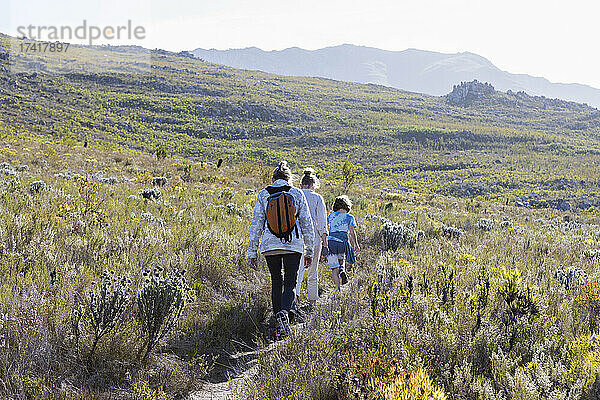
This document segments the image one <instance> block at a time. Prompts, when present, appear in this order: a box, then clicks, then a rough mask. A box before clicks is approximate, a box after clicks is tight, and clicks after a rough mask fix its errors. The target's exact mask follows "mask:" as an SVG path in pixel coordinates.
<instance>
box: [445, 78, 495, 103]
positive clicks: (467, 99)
mask: <svg viewBox="0 0 600 400" xmlns="http://www.w3.org/2000/svg"><path fill="white" fill-rule="evenodd" d="M494 93H496V91H495V90H494V87H493V86H492V85H490V84H489V83H487V82H486V83H482V82H479V81H478V80H477V79H475V80H474V81H472V82H461V83H460V85H454V88H453V89H452V92H450V93H448V94H447V95H446V101H447V102H448V103H449V104H452V105H457V106H470V105H472V104H481V103H484V102H486V100H489V99H490V98H491V96H492V95H493V94H494Z"/></svg>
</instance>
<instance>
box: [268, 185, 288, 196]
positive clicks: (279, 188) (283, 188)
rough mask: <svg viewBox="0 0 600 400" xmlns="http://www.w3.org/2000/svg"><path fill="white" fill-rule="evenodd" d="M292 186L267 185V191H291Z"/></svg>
mask: <svg viewBox="0 0 600 400" xmlns="http://www.w3.org/2000/svg"><path fill="white" fill-rule="evenodd" d="M291 188H292V187H291V186H289V185H283V186H267V187H266V190H267V192H269V194H275V193H279V192H289V191H290V189H291Z"/></svg>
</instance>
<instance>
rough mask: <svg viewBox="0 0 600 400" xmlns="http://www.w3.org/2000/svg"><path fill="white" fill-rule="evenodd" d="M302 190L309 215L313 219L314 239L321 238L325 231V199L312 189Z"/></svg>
mask: <svg viewBox="0 0 600 400" xmlns="http://www.w3.org/2000/svg"><path fill="white" fill-rule="evenodd" d="M302 192H303V193H304V197H306V202H307V203H308V209H309V210H310V216H311V218H312V220H313V227H314V229H315V241H317V240H321V237H322V236H323V234H324V233H327V209H326V208H325V200H323V196H321V195H320V194H318V193H317V192H315V191H314V190H312V189H302Z"/></svg>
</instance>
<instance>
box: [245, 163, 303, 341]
mask: <svg viewBox="0 0 600 400" xmlns="http://www.w3.org/2000/svg"><path fill="white" fill-rule="evenodd" d="M291 178H292V172H291V170H290V168H289V167H288V165H287V163H286V162H285V161H283V162H281V163H280V164H279V165H278V166H277V168H275V169H274V170H273V184H272V185H271V186H268V187H267V188H265V189H263V190H261V191H260V192H259V193H258V195H257V198H256V206H255V207H254V216H253V217H252V223H251V224H250V243H249V245H248V263H249V265H250V267H251V268H253V269H255V270H256V269H257V268H258V246H259V242H260V253H261V254H262V255H263V256H265V259H266V260H267V266H268V267H269V271H270V273H271V300H272V302H273V315H274V316H275V320H276V321H277V331H276V335H277V338H281V337H284V336H287V335H289V333H290V320H289V312H290V310H291V309H292V306H293V304H294V300H295V296H296V295H295V293H294V292H295V288H296V278H297V276H298V267H299V265H300V259H301V258H302V255H303V254H304V261H305V263H306V264H307V265H310V264H311V263H312V257H313V242H314V229H313V222H312V219H311V217H310V212H309V210H308V204H307V202H306V198H305V197H304V194H303V193H302V191H301V190H300V189H297V188H295V187H293V186H292V185H291V182H290V181H291ZM265 228H266V229H265ZM282 268H283V275H282Z"/></svg>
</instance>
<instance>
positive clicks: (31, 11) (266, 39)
mask: <svg viewBox="0 0 600 400" xmlns="http://www.w3.org/2000/svg"><path fill="white" fill-rule="evenodd" d="M0 4H1V5H2V6H1V8H0V31H2V32H4V33H11V34H15V33H16V28H17V27H18V26H20V25H29V24H34V25H70V26H73V27H75V26H77V25H80V24H81V22H82V20H83V19H86V20H87V21H88V23H91V24H97V25H101V26H105V25H120V24H125V23H127V20H131V21H132V22H133V23H134V24H135V25H143V26H144V27H145V29H146V32H147V37H146V39H145V40H143V41H137V42H136V43H138V44H141V45H143V46H145V47H150V48H155V47H159V48H164V49H168V50H184V49H186V50H187V49H194V48H197V47H203V48H218V49H227V48H238V47H248V46H257V47H260V48H262V49H266V50H273V49H283V48H286V47H292V46H298V47H303V48H307V49H316V48H320V47H325V46H331V45H337V44H342V43H352V44H359V45H367V46H373V47H379V48H382V49H387V50H404V49H406V48H411V47H412V48H418V49H424V50H434V51H441V52H448V53H454V52H461V51H470V52H473V53H477V54H479V55H482V56H484V57H486V58H488V59H489V60H490V61H492V62H493V63H494V64H495V65H496V66H498V67H499V68H501V69H504V70H507V71H509V72H513V73H527V74H530V75H535V76H544V77H546V78H548V79H550V80H551V81H554V82H578V83H585V84H589V85H592V86H595V87H597V88H600V51H598V50H597V49H598V48H599V47H600V46H599V45H598V36H600V35H599V33H598V28H597V27H598V18H599V16H600V2H598V1H596V0H569V1H564V0H562V1H558V0H502V1H499V0H495V1H488V0H409V1H403V0H396V1H383V0H368V1H353V0H297V1H286V0H253V1H250V0H237V1H234V0H211V1H208V0H147V1H143V0H102V1H99V0H93V1H85V0H77V1H76V0H53V1H48V0H27V1H24V0H0ZM6 10H8V12H3V11H6ZM112 43H115V42H112Z"/></svg>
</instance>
